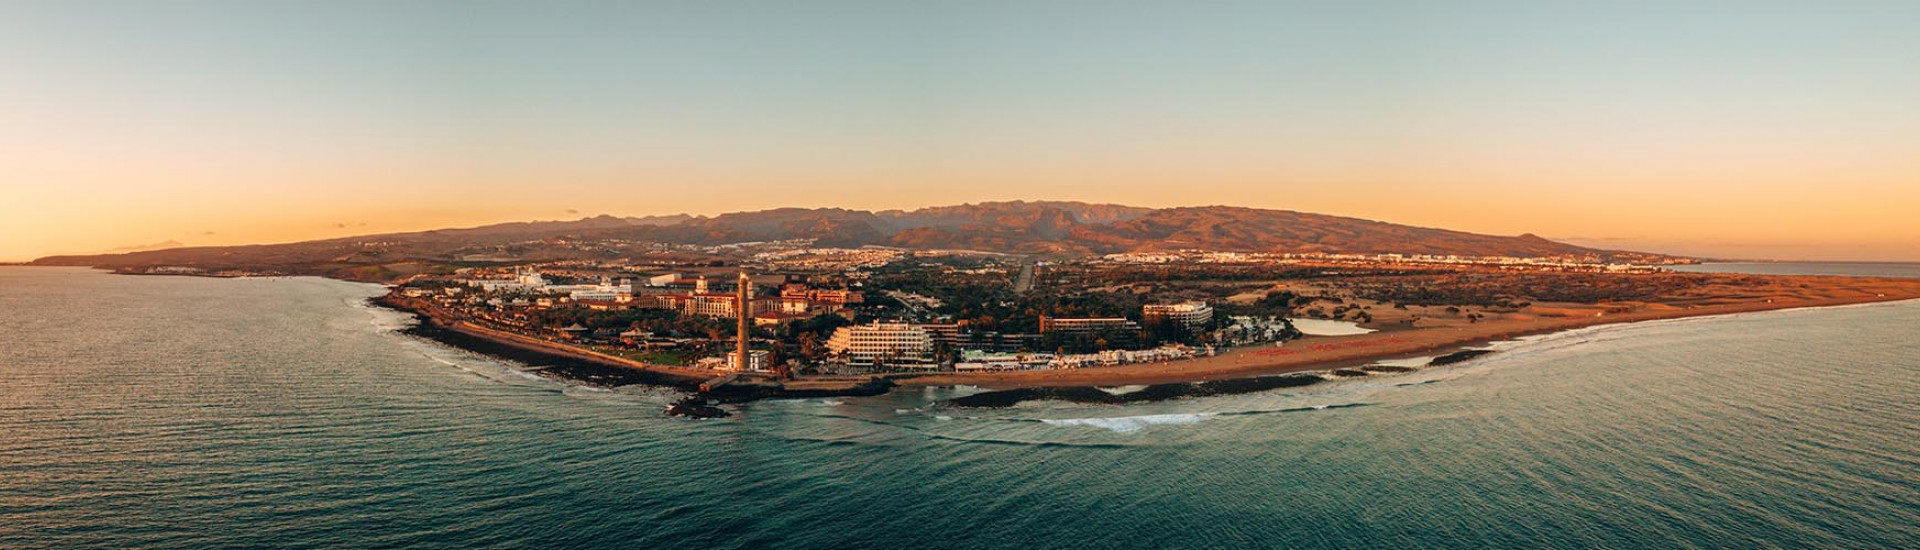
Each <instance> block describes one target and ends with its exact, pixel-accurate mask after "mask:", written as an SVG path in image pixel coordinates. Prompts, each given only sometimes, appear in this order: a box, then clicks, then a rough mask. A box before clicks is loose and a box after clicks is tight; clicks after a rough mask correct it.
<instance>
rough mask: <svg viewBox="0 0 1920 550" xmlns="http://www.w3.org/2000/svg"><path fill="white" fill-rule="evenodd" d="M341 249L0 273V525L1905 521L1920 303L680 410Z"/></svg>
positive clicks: (516, 543) (1308, 543) (1737, 542)
mask: <svg viewBox="0 0 1920 550" xmlns="http://www.w3.org/2000/svg"><path fill="white" fill-rule="evenodd" d="M378 292H380V290H379V289H378V288H376V287H371V286H367V285H355V284H349V283H341V282H335V281H324V280H317V279H291V280H288V279H281V280H214V279H197V278H179V277H124V276H112V275H106V274H101V273H97V272H91V271H84V270H68V269H38V268H0V519H4V521H0V547H35V548H41V547H44V548H128V547H141V548H208V547H282V548H375V547H378V548H468V547H492V548H536V547H538V548H605V547H629V548H680V547H689V548H1206V547H1212V548H1282V547H1284V548H1355V547H1359V548H1408V547H1427V548H1754V547H1816V548H1897V547H1914V546H1916V545H1917V544H1920V426H1916V424H1915V421H1916V420H1920V347H1917V344H1916V343H1915V336H1916V335H1920V334H1917V333H1916V329H1915V328H1914V327H1920V303H1913V302H1906V303H1896V304H1878V305H1866V306H1852V307H1843V308H1830V309H1817V310H1793V311H1780V312H1768V313H1758V314H1744V315H1735V316H1728V317H1720V318H1704V319H1685V320H1677V321H1663V322H1655V323H1646V324H1639V325H1631V326H1621V327H1597V328H1591V329H1584V330H1580V331H1573V332H1568V333H1561V334H1555V335H1549V336H1544V337H1537V338H1532V339H1529V340H1526V341H1521V342H1508V343H1502V344H1498V345H1497V347H1499V348H1500V349H1501V352H1500V353H1495V354H1492V355H1488V356H1485V357H1484V358H1481V359H1476V360H1473V361H1469V362H1466V363H1462V364H1459V365H1456V366H1451V367H1443V368H1437V369H1432V370H1427V371H1422V372H1419V373H1413V374H1404V375H1390V376H1376V377H1369V378H1362V379H1354V380H1343V381H1339V382H1331V383H1325V384H1319V385H1315V386H1310V387H1306V388H1297V389H1294V390H1282V391H1275V392H1268V393H1259V394H1246V395H1236V396H1227V397H1218V398H1201V399H1186V400H1175V401H1169V402H1161V403H1152V404H1144V405H1127V406H1104V405H1075V404H1059V403H1028V404H1024V405H1022V406H1020V407H1016V408H1012V409H1004V410H952V409H944V408H940V407H937V406H933V405H932V402H933V401H935V400H937V399H939V398H941V397H945V396H949V395H953V392H955V391H966V390H930V391H925V392H921V391H911V392H906V393H905V394H896V395H891V396H886V397H881V398H869V399H844V400H818V399H816V400H804V401H776V402H761V403H753V404H750V405H747V406H744V407H741V408H740V409H739V410H738V412H739V414H737V415H736V416H734V417H732V418H729V419H725V420H714V421H688V420H678V419H669V418H664V417H662V416H661V414H660V410H661V407H662V406H664V404H665V403H666V402H667V401H669V400H671V399H672V398H673V397H675V394H673V393H671V392H664V391H658V390H649V389H644V388H622V389H619V390H615V391H603V390H596V389H590V388H583V387H577V386H569V385H566V384H562V383H558V382H553V381H547V380H543V379H540V378H538V377H537V376H532V375H528V374H524V371H525V370H527V369H537V368H538V365H510V364H506V363H502V362H499V361H494V360H490V359H487V358H484V357H479V356H475V355H472V354H469V353H465V352H461V351H457V350H451V349H447V348H444V347H441V346H439V345H437V344H433V343H429V342H424V341H420V340H416V339H413V338H410V337H406V336H403V335H400V334H397V333H395V332H394V329H395V328H396V327H398V326H401V325H402V322H403V319H402V318H400V317H398V316H396V315H393V314H392V313H390V312H384V311H381V310H376V309H370V308H367V307H365V306H363V305H360V304H361V301H362V300H363V299H364V298H366V297H368V296H372V295H374V294H377V293H378Z"/></svg>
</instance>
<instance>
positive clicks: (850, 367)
mask: <svg viewBox="0 0 1920 550" xmlns="http://www.w3.org/2000/svg"><path fill="white" fill-rule="evenodd" d="M809 244H810V243H808V242H806V241H795V242H776V243H743V244H741V245H729V246H726V247H709V248H710V249H708V250H702V251H701V252H704V253H707V254H712V255H714V257H718V258H720V259H713V260H702V261H699V262H688V261H679V260H675V261H661V262H651V263H649V262H635V261H631V260H629V259H621V260H618V261H609V262H595V261H581V260H568V261H559V262H546V263H517V264H495V265H488V264H487V263H485V262H476V263H475V265H469V266H463V267H452V268H450V269H449V270H445V272H443V273H438V274H421V275H416V276H414V277H411V278H409V279H407V280H406V281H404V282H402V283H401V284H399V285H397V286H396V287H395V288H394V291H393V296H391V298H392V299H393V300H394V301H397V302H400V303H401V305H403V306H406V307H408V308H410V309H416V310H427V311H430V312H432V313H433V314H434V315H435V316H436V317H438V318H444V319H450V320H454V321H456V322H460V323H463V324H465V325H467V326H472V327H476V328H477V329H480V330H487V331H494V332H499V333H505V334H511V335H513V336H515V337H518V338H526V339H537V340H539V341H542V342H547V343H551V344H553V345H564V346H568V347H571V348H575V349H579V350H584V351H589V352H592V353H596V354H603V355H605V356H610V357H617V358H621V359H624V360H626V361H630V362H633V363H635V364H642V365H650V366H660V367H667V368H679V369H692V370H695V371H701V372H711V373H727V372H759V373H768V374H770V375H772V376H775V377H779V378H784V379H793V378H796V377H800V378H804V377H846V376H854V377H858V376H874V375H888V376H899V375H912V374H914V373H936V372H996V371H1025V370H1050V369H1078V368H1088V367H1100V366H1115V365H1126V364H1138V363H1162V362H1171V361H1180V360H1185V359H1192V358H1197V357H1204V356H1211V355H1215V354H1218V353H1221V352H1223V351H1224V350H1226V349H1230V348H1235V347H1246V346H1276V345H1282V346H1283V345H1284V344H1285V342H1286V341H1288V340H1291V339H1295V338H1299V337H1302V336H1303V335H1305V334H1306V333H1304V332H1302V331H1301V330H1300V329H1299V328H1297V327H1296V321H1297V320H1304V319H1311V320H1313V321H1314V322H1317V323H1343V324H1346V325H1351V326H1354V327H1358V326H1361V325H1366V326H1372V327H1380V326H1383V325H1388V324H1390V323H1399V324H1401V325H1404V327H1405V328H1412V327H1416V326H1430V325H1431V324H1432V323H1434V322H1445V321H1447V320H1451V321H1454V322H1465V323H1472V322H1477V321H1479V320H1480V319H1482V318H1484V316H1486V315H1489V314H1497V313H1500V312H1511V311H1515V310H1516V309H1517V308H1519V307H1525V305H1526V300H1528V299H1534V298H1538V297H1540V296H1541V295H1542V292H1541V291H1540V290H1539V288H1538V287H1540V286H1542V285H1534V284H1528V283H1527V282H1526V281H1524V280H1522V281H1520V282H1519V283H1518V284H1519V286H1521V287H1526V288H1514V287H1513V285H1514V284H1515V283H1514V281H1516V277H1525V276H1527V275H1529V274H1532V275H1537V276H1552V277H1588V278H1596V277H1607V276H1613V275H1619V274H1639V275H1648V274H1659V273H1663V272H1665V271H1666V270H1665V269H1663V268H1661V267H1659V266H1657V265H1644V264H1619V263H1613V264H1609V263H1601V262H1600V261H1598V260H1597V259H1594V258H1579V257H1551V258H1513V257H1462V256H1416V255H1399V254H1390V255H1355V254H1252V253H1236V252H1206V251H1174V252H1161V253H1131V254H1110V255H1105V256H1099V257H1091V258H1084V259H1076V260H1042V259H1035V258H1032V257H1027V256H1018V255H1009V254H998V253H988V252H974V251H952V250H931V251H930V250H906V249H898V248H891V247H880V246H866V247H859V248H828V247H811V246H809ZM1673 281H1680V282H1684V279H1673ZM1587 282H1588V283H1594V281H1587ZM1642 282H1644V281H1642ZM1545 286H1548V287H1556V286H1564V287H1565V288H1570V289H1574V288H1577V289H1586V290H1588V291H1591V292H1598V293H1608V292H1613V293H1629V292H1636V291H1646V292H1654V291H1664V290H1670V288H1669V287H1670V286H1671V285H1666V286H1662V285H1645V284H1636V285H1625V286H1620V285H1615V286H1608V285H1606V284H1581V285H1545ZM1636 289H1645V290H1636ZM1622 297H1625V296H1619V295H1613V294H1608V295H1605V296H1601V295H1593V296H1560V297H1547V298H1546V299H1559V300H1570V301H1593V300H1601V299H1613V298H1622ZM1423 319H1426V320H1425V321H1423ZM1436 320H1437V321H1436ZM1388 328H1392V327H1388ZM1361 330H1368V329H1361Z"/></svg>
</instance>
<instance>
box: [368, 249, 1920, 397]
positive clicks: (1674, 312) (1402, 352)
mask: <svg viewBox="0 0 1920 550" xmlns="http://www.w3.org/2000/svg"><path fill="white" fill-rule="evenodd" d="M1815 280H1821V281H1827V282H1830V283H1832V284H1828V285H1823V287H1824V288H1825V289H1826V290H1828V291H1849V292H1850V293H1840V294H1833V293H1829V294H1826V295H1822V296H1819V297H1800V298H1799V299H1784V298H1779V299H1776V298H1751V297H1749V299H1748V300H1746V301H1733V302H1732V303H1721V304H1716V305H1704V306H1698V307H1690V308H1684V309H1680V308H1674V309H1641V310H1635V311H1627V312H1623V313H1617V314H1611V315H1600V316H1591V317H1563V318H1539V319H1528V320H1489V321H1486V322H1483V323H1479V324H1476V325H1465V326H1453V327H1432V328H1416V329H1405V330H1392V331H1379V332H1372V333H1367V334H1358V335H1347V336H1323V337H1309V338H1305V339H1301V340H1296V341H1292V342H1288V343H1287V344H1286V345H1285V346H1283V347H1264V346H1262V347H1245V348H1238V349H1232V350H1228V351H1226V352H1225V353H1222V354H1220V355H1217V356H1213V357H1203V358H1196V359H1187V360H1180V361H1171V362H1166V363H1149V364H1138V365H1119V366H1107V367H1092V368H1081V369H1063V370H1044V371H1006V372H992V373H956V372H939V373H901V374H896V375H878V376H874V377H803V378H800V379H797V380H791V381H786V382H785V383H784V384H781V383H774V384H773V385H772V386H768V385H765V384H757V385H750V386H749V389H748V390H747V391H738V392H733V393H726V392H715V397H720V398H722V399H724V400H728V401H736V402H738V401H751V400H754V399H761V398H782V397H832V396H871V395H880V394H884V393H887V392H888V391H890V390H891V387H893V386H896V385H897V386H915V387H928V386H961V385H965V386H976V387H981V388H986V389H989V390H992V391H990V392H988V393H996V392H1010V395H1007V396H1005V397H991V396H989V397H982V398H979V399H976V401H980V402H987V401H1004V400H1005V399H1006V398H1012V399H1013V401H1012V402H1018V401H1022V400H1027V399H1068V400H1076V401H1089V402H1110V403H1121V402H1131V401H1143V400H1154V399H1165V398H1172V397H1181V396H1192V395H1212V394H1224V393H1245V392H1249V391H1263V390H1265V389H1272V388H1278V387H1289V386H1299V385H1306V384H1310V383H1314V382H1318V381H1319V380H1320V378H1319V377H1317V376H1315V375H1313V374H1309V373H1321V372H1324V373H1327V374H1328V375H1329V376H1360V375H1366V374H1371V373H1377V372H1392V371H1393V370H1394V369H1378V368H1376V369H1372V370H1367V369H1362V368H1361V367H1366V366H1369V365H1372V364H1373V363H1375V362H1377V361H1381V360H1386V359H1395V358H1409V357H1421V356H1446V355H1449V354H1457V353H1460V352H1463V351H1468V350H1472V349H1473V348H1477V347H1480V346H1484V345H1487V344H1490V343H1493V342H1498V341H1506V340H1513V339H1516V338H1522V337H1527V336H1535V335H1542V334H1553V333H1559V332H1565V331H1570V330H1577V329H1582V328H1588V327H1595V326H1604V325H1619V324H1632V323H1641V322H1648V321H1659V320H1673V319H1686V318H1700V317H1712V316H1720V315H1732V314H1739V313H1754V312H1765V311H1781V310H1790V309H1810V308H1827V307H1841V306H1852V305H1862V304H1873V303H1885V302H1895V301H1906V300H1915V299H1920V281H1914V280H1899V279H1871V278H1850V277H1831V278H1829V277H1819V278H1816V279H1815ZM1842 283H1845V284H1842ZM369 302H370V303H372V304H374V305H376V306H379V307H385V308H388V309H394V310H397V311H402V312H405V313H410V314H412V315H415V316H416V317H417V318H419V319H420V320H421V322H420V324H419V325H418V326H416V327H415V328H412V329H408V330H407V331H406V332H407V333H408V334H411V335H414V336H418V337H423V338H429V339H433V340H435V341H438V342H441V343H444V344H447V345H451V346H454V347H459V348H462V349H467V350H470V351H475V352H478V353H485V354H491V355H500V356H505V357H508V358H515V359H521V360H522V361H523V362H537V363H550V364H553V365H554V366H551V367H548V368H545V369H542V370H541V371H540V372H541V373H542V374H546V375H552V376H557V377H562V378H566V379H569V380H576V381H580V382H582V383H587V384H595V385H624V384H649V385H659V386H668V387H674V388H681V389H687V390H690V391H697V390H699V389H700V388H701V384H702V382H706V381H709V380H710V379H714V378H717V377H719V376H721V375H724V374H726V373H722V372H718V371H702V370H698V369H685V368H678V367H669V366H663V365H648V364H643V363H639V362H635V361H631V360H627V359H623V358H618V357H613V356H609V355H604V354H600V353H597V352H593V351H591V350H584V349H580V348H574V347H571V346H566V345H564V344H560V343H554V342H548V341H545V340H538V339H534V338H530V337H526V336H520V335H515V334H509V333H503V332H500V331H495V330H491V329H486V328H484V327H477V326H472V325H468V324H466V323H462V322H460V321H457V320H452V319H441V318H439V317H438V316H436V315H433V314H431V313H430V312H429V311H424V310H422V309H416V308H415V307H411V306H410V305H409V304H406V303H401V302H402V301H401V300H397V299H394V298H392V297H391V296H383V297H378V298H374V299H371V300H369ZM1348 371H1352V372H1348ZM1133 385H1140V386H1146V389H1144V390H1142V391H1140V392H1135V393H1129V394H1119V395H1115V394H1111V393H1107V392H1103V391H1101V390H1097V389H1095V388H1098V387H1110V386H1133ZM1012 394H1017V395H1012ZM1009 404H1010V403H1009ZM963 406H966V405H963ZM984 406H997V405H984Z"/></svg>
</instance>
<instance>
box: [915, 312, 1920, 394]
mask: <svg viewBox="0 0 1920 550" xmlns="http://www.w3.org/2000/svg"><path fill="white" fill-rule="evenodd" d="M1911 300H1920V292H1914V293H1910V294H1903V295H1889V296H1874V297H1859V298H1830V299H1821V300H1809V301H1795V302H1776V303H1764V302H1762V303H1744V304H1731V305H1724V306H1713V307H1711V308H1698V309H1686V310H1668V311H1641V312H1630V313H1623V314H1618V315H1613V316H1606V317H1592V318H1577V319H1556V320H1553V321H1549V322H1541V323H1526V324H1520V323H1501V322H1493V321H1490V322H1488V323H1485V325H1484V327H1485V328H1478V329H1474V330H1458V329H1446V328H1433V329H1414V330H1405V331H1392V332H1388V331H1382V332H1374V333H1369V334H1364V335H1352V336H1329V337H1310V338H1305V339H1301V340H1295V341H1291V342H1288V343H1287V347H1281V348H1274V350H1279V352H1278V353H1276V352H1275V351H1270V350H1267V349H1249V348H1236V349H1232V350H1228V351H1227V352H1225V353H1222V354H1220V355H1217V356H1214V357H1204V358H1198V359H1189V360H1184V361H1175V362H1168V363H1152V364H1144V365H1121V366H1114V367H1097V368H1087V369H1068V370H1053V371H1013V372H1001V373H990V374H973V373H965V374H963V373H939V374H931V375H923V376H918V377H914V378H907V379H901V380H899V382H900V384H901V385H903V386H955V385H968V386H978V387H982V388H988V389H993V390H1012V389H1030V388H1070V387H1103V386H1126V385H1155V384H1180V383H1202V382H1214V381H1221V380H1234V379H1246V378H1260V377H1274V376H1285V375H1298V374H1303V373H1309V372H1317V371H1334V370H1338V369H1344V368H1355V367H1362V366H1366V365H1369V364H1372V363H1374V362H1377V361H1381V360H1388V359H1399V358H1413V357H1420V356H1428V355H1446V354H1451V353H1457V352H1461V351H1467V350H1471V349H1474V348H1478V347H1482V346H1486V345H1489V344H1492V343H1494V342H1502V341H1509V340H1515V339H1519V338H1524V337H1529V336H1540V335H1547V334H1557V333H1562V332H1568V331H1573V330H1579V329H1585V328H1591V327H1598V326H1609V325H1631V324H1638V323H1645V322H1651V321H1667V320H1678V319H1691V318H1707V317H1718V316H1723V315H1735V314H1741V313H1759V312H1769V311H1785V310H1794V309H1825V308H1832V307H1847V306H1857V305H1867V304H1878V303H1890V302H1902V301H1911ZM1527 324H1530V325H1532V326H1525V325H1527ZM1362 344H1365V345H1362ZM1301 348H1306V349H1301ZM1289 349H1293V350H1298V351H1292V352H1287V351H1285V350H1289ZM1263 352H1264V353H1263Z"/></svg>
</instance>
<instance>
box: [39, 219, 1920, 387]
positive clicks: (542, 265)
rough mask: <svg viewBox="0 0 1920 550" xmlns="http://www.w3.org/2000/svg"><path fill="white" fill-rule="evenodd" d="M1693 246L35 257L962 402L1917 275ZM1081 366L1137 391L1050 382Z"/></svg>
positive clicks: (823, 230) (1803, 296)
mask: <svg viewBox="0 0 1920 550" xmlns="http://www.w3.org/2000/svg"><path fill="white" fill-rule="evenodd" d="M1693 261H1694V260H1692V259H1689V258H1680V257H1673V256H1665V255H1660V254H1648V253H1639V252H1630V251H1610V250H1596V249H1589V248H1583V247H1578V246H1574V245H1568V244H1564V243H1558V242H1554V241H1550V240H1547V239H1542V238H1539V237H1535V236H1531V235H1522V236H1518V237H1501V236H1489V235H1476V234H1469V233H1460V232H1454V231H1446V230H1440V229H1428V228H1417V227H1408V226H1400V225H1393V224H1387V223H1381V222H1372V221H1366V220H1355V219H1351V218H1339V217H1332V216H1321V215H1315V214H1305V213H1299V212H1287V211H1273V210H1255V209H1245V208H1235V207H1207V208H1176V209H1159V210H1155V209H1143V208H1133V207H1125V206H1115V205H1089V204H1081V203H1045V202H1041V203H1021V202H1015V203H987V204H980V205H962V206H955V207H942V208H929V209H922V210H917V211H911V212H901V211H888V212H861V211H850V210H839V209H822V210H802V209H782V210H770V211H762V212H745V213H737V214H727V215H722V216H717V217H712V218H706V217H691V216H681V217H664V218H644V219H642V218H609V217H601V218H587V219H583V220H579V221H577V222H538V223H529V224H506V225H502V226H488V227H481V228H472V229H460V230H444V231H434V232H424V233H413V234H395V235H376V236H368V237H360V238H352V239H338V240H333V241H317V242H312V243H293V244H286V245H263V246H255V247H232V248H212V249H174V250H160V251H149V252H137V253H131V254H121V255H110V256H92V257H56V258H45V259H42V260H39V261H36V262H35V263H36V264H41V265H93V266H98V267H105V268H111V269H115V270H117V271H120V272H124V273H141V274H177V275H211V276H246V275H289V274H317V275H325V276H331V277H337V278H344V279H353V280H366V281H379V282H384V283H388V284H390V285H392V287H391V292H390V293H389V294H388V295H386V296H384V297H382V298H380V299H379V300H378V301H379V303H380V304H382V305H385V306H387V307H392V308H396V309H402V310H406V311H411V312H414V313H416V314H417V315H418V316H419V317H420V318H421V319H422V323H421V325H420V326H419V327H417V328H415V329H413V332H414V333H415V334H417V335H419V336H423V337H430V338H434V339H438V340H441V341H443V342H446V343H448V344H452V345H456V346H460V347H465V348H468V349H473V350H476V351H481V352H485V353H493V354H499V355H507V356H512V357H518V358H521V359H525V360H526V362H528V363H531V364H539V365H543V368H541V369H540V372H541V373H542V374H545V375H549V376H558V377H565V378H569V379H574V380H579V381H582V382H585V383H590V384H600V385H609V386H611V385H623V384H655V385H667V386H674V387H681V388H686V389H688V390H692V391H699V392H701V393H704V394H707V395H711V396H713V397H716V398H719V399H721V400H723V401H724V400H735V401H738V400H750V399H756V398H765V397H805V396H828V395H874V394H878V393H884V392H886V391H888V390H889V389H890V388H892V387H895V386H952V385H969V386H979V387H983V388H988V389H990V390H1021V391H1016V392H1013V393H993V394H989V395H987V396H986V397H984V398H980V399H975V400H973V401H971V403H973V404H1004V403H1010V402H1017V401H1018V400H1021V399H1026V398H1064V399H1083V400H1118V401H1125V400H1133V399H1142V398H1162V397H1169V396H1178V395H1196V394H1207V393H1218V392H1228V391H1249V390H1258V389H1263V388H1268V387H1280V386H1286V385H1300V384H1306V383H1313V382H1315V381H1318V380H1320V379H1322V378H1327V377H1341V376H1366V375H1371V374H1375V373H1383V372H1392V371H1396V370H1405V369H1408V368H1416V367H1410V366H1406V365H1404V364H1401V363H1396V364H1394V365H1383V364H1380V363H1379V362H1380V361H1382V360H1385V359H1395V358H1412V357H1432V356H1442V355H1446V354H1453V353H1456V352H1460V351H1462V350H1465V349H1467V348H1470V347H1473V346H1475V345H1478V344H1483V343H1486V342H1490V341H1496V340H1502V339H1510V338H1514V337H1519V336H1524V335H1531V334H1541V333H1548V332H1555V331H1563V330H1568V329H1574V328H1580V327H1586V326H1593V325H1599V324H1607V323H1625V322H1635V321H1646V320H1656V319H1674V318H1682V317H1693V316H1702V315H1719V314H1729V313H1739V312H1751V311H1762V310H1771V309H1784V308H1796V307H1819V306H1833V305H1845V304H1855V303H1866V302H1875V301H1889V300H1906V299H1915V298H1920V280H1910V279H1880V278H1855V277H1812V276H1754V275H1737V274H1706V273H1681V272H1675V271H1672V270H1670V269H1667V266H1671V265H1675V264H1684V263H1692V262H1693ZM1448 357H1451V358H1461V357H1465V356H1464V355H1448ZM1095 386H1102V387H1112V386H1132V387H1138V388H1145V389H1144V390H1141V391H1139V392H1137V393H1135V394H1133V395H1131V396H1121V395H1118V394H1116V393H1114V392H1089V391H1080V390H1071V389H1070V388H1090V387H1095ZM962 404H966V403H962Z"/></svg>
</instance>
